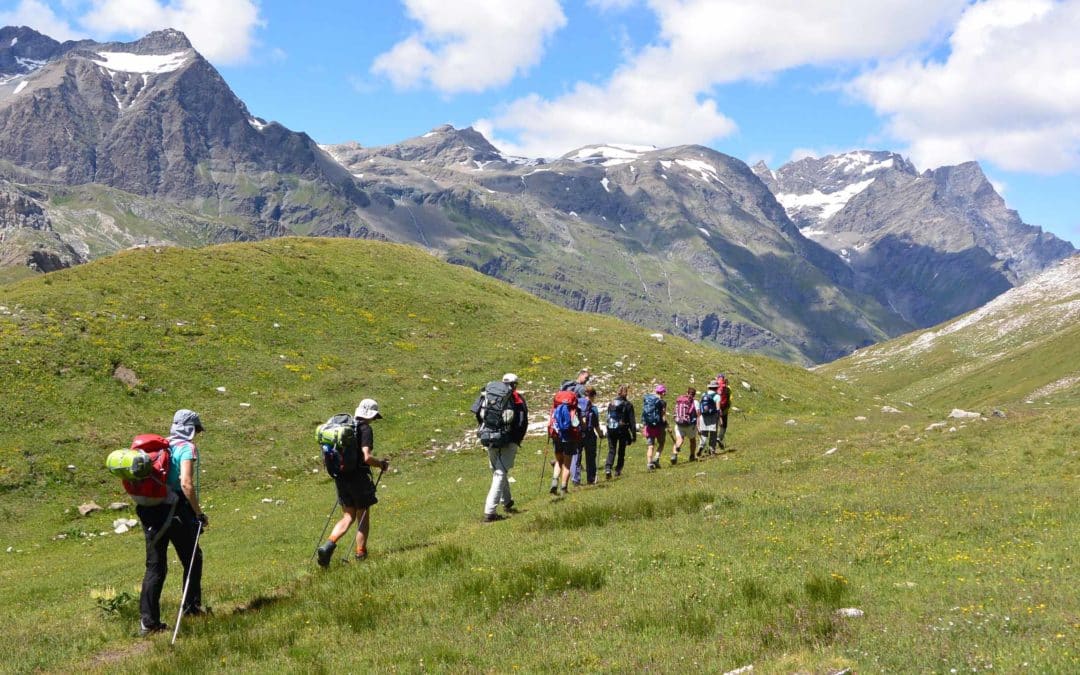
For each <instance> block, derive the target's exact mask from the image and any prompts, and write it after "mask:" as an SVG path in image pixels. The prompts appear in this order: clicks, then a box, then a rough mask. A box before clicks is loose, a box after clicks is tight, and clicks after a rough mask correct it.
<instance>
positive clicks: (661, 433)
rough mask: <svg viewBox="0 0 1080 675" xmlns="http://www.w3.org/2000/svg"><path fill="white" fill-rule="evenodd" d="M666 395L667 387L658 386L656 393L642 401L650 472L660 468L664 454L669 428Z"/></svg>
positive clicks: (642, 416)
mask: <svg viewBox="0 0 1080 675" xmlns="http://www.w3.org/2000/svg"><path fill="white" fill-rule="evenodd" d="M666 394H667V387H665V386H664V385H663V384H658V385H656V389H655V390H654V393H651V394H645V398H644V399H643V401H642V406H641V423H642V424H643V425H645V468H646V470H648V471H653V470H654V469H659V468H660V457H662V456H663V454H664V443H665V441H666V440H667V426H668V422H667V401H665V400H664V396H665V395H666Z"/></svg>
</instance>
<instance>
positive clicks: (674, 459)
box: [671, 455, 679, 466]
mask: <svg viewBox="0 0 1080 675" xmlns="http://www.w3.org/2000/svg"><path fill="white" fill-rule="evenodd" d="M678 463H679V456H678V455H672V456H671V465H672V466H675V465H676V464H678Z"/></svg>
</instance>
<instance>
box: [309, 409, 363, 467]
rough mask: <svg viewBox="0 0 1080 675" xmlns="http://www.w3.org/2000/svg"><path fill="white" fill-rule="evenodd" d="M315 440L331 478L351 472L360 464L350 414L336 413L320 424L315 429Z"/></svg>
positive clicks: (353, 425) (354, 424)
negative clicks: (320, 449)
mask: <svg viewBox="0 0 1080 675" xmlns="http://www.w3.org/2000/svg"><path fill="white" fill-rule="evenodd" d="M315 440H316V441H317V442H318V444H319V446H320V447H321V448H322V453H323V464H324V465H325V466H326V473H328V474H330V476H331V477H332V478H337V477H339V476H343V475H345V474H347V473H352V472H353V471H356V467H357V466H359V465H360V448H359V444H358V443H357V440H356V423H355V422H354V421H353V418H352V415H350V414H348V413H338V414H337V415H334V416H333V417H331V418H330V419H328V420H326V423H324V424H320V425H319V427H318V428H317V429H316V430H315Z"/></svg>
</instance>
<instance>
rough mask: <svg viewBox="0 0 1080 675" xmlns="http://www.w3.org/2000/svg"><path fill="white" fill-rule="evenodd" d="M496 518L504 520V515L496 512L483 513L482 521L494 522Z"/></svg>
mask: <svg viewBox="0 0 1080 675" xmlns="http://www.w3.org/2000/svg"><path fill="white" fill-rule="evenodd" d="M498 520H506V516H503V515H500V514H498V513H485V514H484V522H485V523H494V522H496V521H498Z"/></svg>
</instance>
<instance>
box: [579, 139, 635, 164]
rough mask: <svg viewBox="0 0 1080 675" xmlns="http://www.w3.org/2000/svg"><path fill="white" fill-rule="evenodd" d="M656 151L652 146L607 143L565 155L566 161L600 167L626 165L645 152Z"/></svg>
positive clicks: (589, 146)
mask: <svg viewBox="0 0 1080 675" xmlns="http://www.w3.org/2000/svg"><path fill="white" fill-rule="evenodd" d="M653 150H656V146H653V145H628V144H625V143H608V144H605V145H588V146H586V147H584V148H580V149H578V150H577V151H575V152H574V153H573V154H570V155H567V156H566V159H569V160H571V161H573V162H581V163H583V164H599V165H600V166H619V165H620V164H628V163H630V162H633V161H634V160H636V159H638V158H640V157H641V156H642V155H644V154H645V153H647V152H652V151H653Z"/></svg>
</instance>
